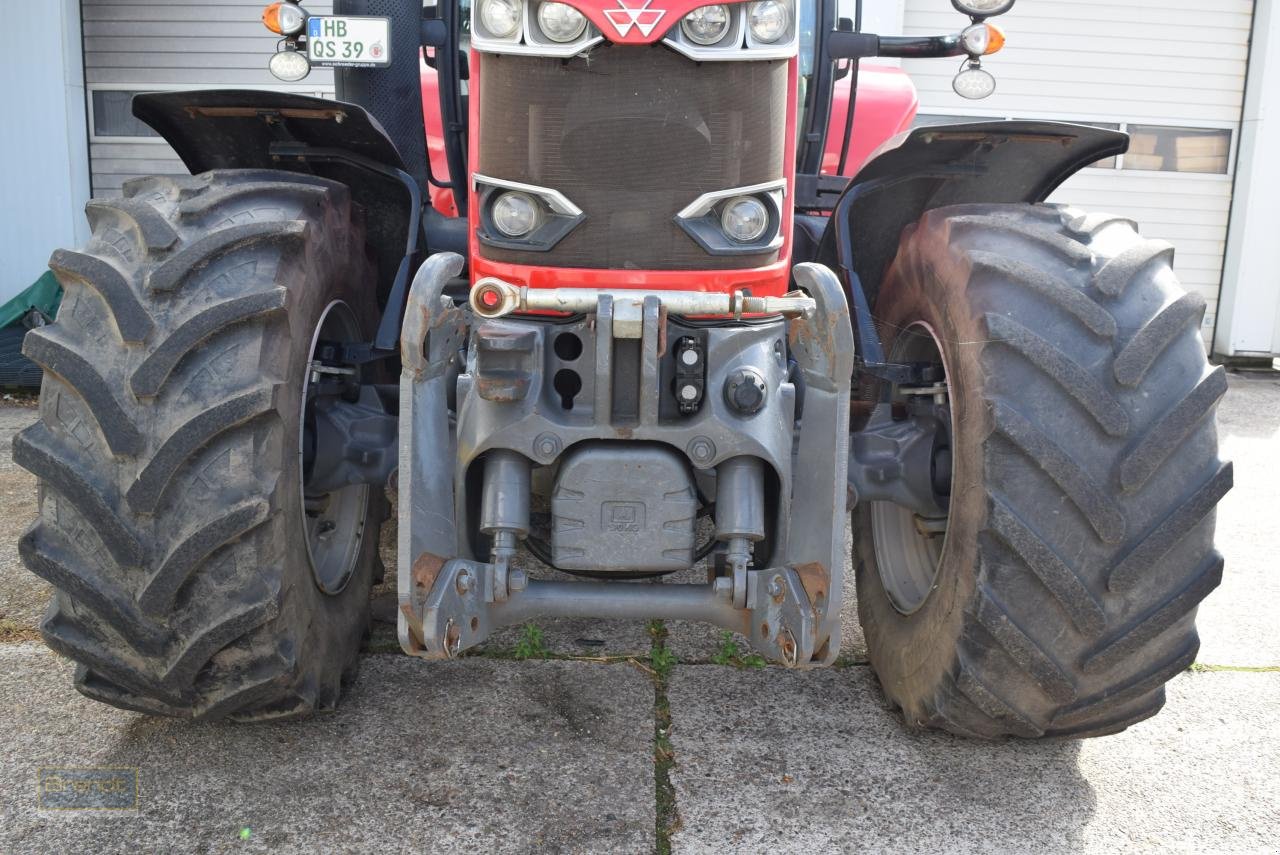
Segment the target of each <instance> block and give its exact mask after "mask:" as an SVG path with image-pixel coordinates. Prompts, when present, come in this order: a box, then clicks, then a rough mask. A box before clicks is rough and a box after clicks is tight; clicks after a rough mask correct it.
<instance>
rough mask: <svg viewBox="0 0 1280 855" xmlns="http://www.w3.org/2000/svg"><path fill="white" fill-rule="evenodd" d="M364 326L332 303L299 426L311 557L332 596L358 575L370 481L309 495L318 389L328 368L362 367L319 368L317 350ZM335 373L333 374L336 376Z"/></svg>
mask: <svg viewBox="0 0 1280 855" xmlns="http://www.w3.org/2000/svg"><path fill="white" fill-rule="evenodd" d="M359 339H360V326H359V324H358V323H357V322H356V318H355V315H354V314H353V313H352V311H351V307H350V306H348V305H347V304H346V303H343V302H342V301H340V300H335V301H334V302H332V303H330V304H329V305H328V306H327V307H326V308H325V310H324V312H323V314H321V316H320V322H319V323H318V324H316V328H315V332H314V334H313V335H312V337H311V348H310V350H309V351H308V353H307V367H306V371H305V372H304V376H303V379H302V414H301V415H302V417H301V419H300V422H299V426H298V473H299V476H298V477H299V480H300V481H301V501H302V519H303V525H304V526H305V528H306V535H307V536H306V543H307V560H308V561H309V562H310V564H311V575H312V578H313V579H314V580H315V583H316V587H318V588H319V589H320V590H321V591H323V592H325V593H326V594H329V595H336V594H340V593H342V591H343V589H344V588H346V586H347V583H348V582H350V581H351V577H352V575H354V573H355V569H356V562H357V561H358V560H359V557H360V547H361V544H362V543H363V541H364V531H365V524H366V522H367V520H368V515H369V489H370V488H369V485H368V484H354V485H351V486H348V487H342V488H340V489H337V490H333V491H331V492H329V493H323V494H309V493H308V489H307V482H308V481H309V480H310V479H309V467H308V465H307V461H306V449H307V447H308V431H310V432H311V436H313V437H314V435H315V418H316V416H315V398H316V387H317V385H318V383H319V382H320V381H321V379H322V378H323V377H325V376H326V374H325V373H322V371H323V372H330V371H335V370H336V371H338V372H339V373H345V372H349V371H358V369H356V368H348V367H345V366H331V365H328V364H326V365H324V366H318V364H317V363H316V362H315V354H316V348H317V346H318V345H319V343H320V342H321V341H337V342H346V341H358V340H359ZM330 376H331V375H330Z"/></svg>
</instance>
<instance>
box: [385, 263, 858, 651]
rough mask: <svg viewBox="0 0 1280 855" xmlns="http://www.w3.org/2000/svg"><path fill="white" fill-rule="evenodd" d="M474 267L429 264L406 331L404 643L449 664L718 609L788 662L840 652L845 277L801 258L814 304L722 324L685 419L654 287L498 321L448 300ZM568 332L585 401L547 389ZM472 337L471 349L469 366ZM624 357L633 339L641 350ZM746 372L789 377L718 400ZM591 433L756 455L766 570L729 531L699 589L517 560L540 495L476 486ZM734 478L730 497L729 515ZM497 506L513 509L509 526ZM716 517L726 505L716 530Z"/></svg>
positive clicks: (416, 287)
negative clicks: (561, 403) (558, 573)
mask: <svg viewBox="0 0 1280 855" xmlns="http://www.w3.org/2000/svg"><path fill="white" fill-rule="evenodd" d="M461 266H462V259H461V258H459V257H458V256H456V255H451V254H439V255H435V256H432V257H431V258H430V259H428V261H427V262H426V263H425V264H424V265H423V267H422V268H421V270H419V272H418V275H417V276H416V278H415V280H414V283H413V289H412V292H411V295H410V298H409V306H408V310H407V312H406V317H405V323H404V330H403V334H402V338H401V358H402V363H403V371H402V375H401V396H400V407H401V411H400V470H399V471H400V475H399V491H400V503H399V514H400V520H399V524H400V526H399V537H400V539H399V544H398V548H399V568H400V569H399V575H398V583H399V602H400V614H399V633H400V640H401V645H402V646H403V648H404V649H405V651H406V652H408V653H410V654H412V655H416V656H423V657H426V658H447V657H451V656H454V655H456V654H458V653H459V652H460V651H462V650H464V649H466V648H468V647H471V646H473V645H475V644H478V643H480V642H481V641H483V640H484V639H485V638H486V637H487V636H488V635H489V633H491V632H492V631H494V630H495V629H497V628H499V627H502V626H506V625H511V624H516V623H522V622H525V621H529V620H534V619H537V618H548V617H598V618H619V619H630V618H637V619H682V620H705V621H709V622H711V623H714V624H716V625H718V626H721V627H724V628H726V629H730V630H734V631H737V632H740V633H742V634H743V635H745V636H746V637H747V638H748V639H750V641H751V643H752V645H753V646H754V647H755V648H756V649H757V650H759V651H760V652H761V653H762V654H763V655H765V656H767V657H768V658H770V659H773V660H776V661H779V662H782V663H784V664H787V665H790V666H798V667H799V666H811V665H820V664H829V663H830V662H832V661H834V659H835V657H836V655H837V654H838V651H839V644H840V638H839V636H840V616H839V613H840V605H841V601H842V591H843V579H842V571H843V566H844V562H845V558H846V556H847V544H846V543H845V538H844V531H845V525H844V514H845V505H846V494H847V486H846V472H847V457H848V425H849V392H850V388H849V387H850V378H851V376H852V370H853V337H852V327H851V325H850V322H849V313H848V307H847V305H846V303H845V298H844V294H843V291H842V289H841V287H840V284H839V282H838V280H837V279H836V277H835V276H834V274H832V273H831V272H830V271H829V270H828V269H826V268H824V267H821V266H818V265H807V264H806V265H799V266H798V267H797V268H796V271H795V278H796V281H797V284H798V285H799V286H800V287H802V288H803V289H805V290H806V291H807V292H808V294H809V296H810V297H812V300H813V309H812V312H811V313H810V314H808V316H807V317H797V318H794V319H790V320H784V319H781V318H778V319H775V320H773V321H766V322H763V323H755V324H738V325H723V326H716V327H712V328H710V329H709V331H708V334H707V345H706V357H707V364H708V372H709V373H708V376H707V383H706V386H707V390H708V391H707V393H706V399H705V402H704V404H703V405H702V407H701V408H700V409H699V410H698V412H697V413H695V414H689V415H686V416H683V417H672V416H671V414H670V412H669V406H668V405H667V404H666V403H664V401H663V400H662V395H661V390H662V389H663V388H664V375H663V372H664V370H669V369H665V368H664V365H665V364H666V363H665V362H664V360H665V359H666V357H667V350H668V344H669V342H668V338H669V335H668V332H669V330H670V329H672V328H673V327H671V326H670V325H671V323H672V320H673V319H672V318H671V317H670V316H669V312H668V307H667V306H665V305H664V303H663V298H662V296H661V295H656V294H648V295H643V294H642V295H638V296H637V298H636V299H635V301H634V302H633V303H631V304H628V305H621V306H620V305H619V301H618V299H616V296H617V295H610V294H601V295H599V297H598V299H597V301H596V305H595V307H594V311H591V312H589V313H587V314H585V315H584V316H583V317H581V318H580V319H576V320H571V321H568V322H566V323H562V324H553V323H548V322H546V321H540V320H531V319H526V320H518V319H504V320H500V321H485V320H483V319H480V318H478V317H476V316H475V315H474V313H472V312H470V311H469V310H468V309H466V308H464V307H458V306H456V305H454V304H453V303H452V302H451V301H450V300H448V298H446V297H444V295H443V287H444V284H445V283H446V282H447V281H448V280H449V279H451V278H453V277H454V276H456V275H457V274H458V272H460V270H461ZM668 302H670V303H671V304H672V306H673V307H674V306H676V304H677V303H678V301H677V300H675V299H674V298H671V299H669V300H668ZM622 303H623V304H626V300H625V298H624V299H623V300H622ZM629 318H631V319H632V320H628V319H629ZM567 331H571V332H572V333H573V334H574V336H575V337H577V338H579V339H580V340H581V341H582V342H584V353H583V355H582V358H581V359H579V360H577V365H579V366H580V367H579V368H578V369H577V373H578V374H579V375H580V380H581V382H582V389H581V392H580V396H579V397H580V399H581V402H582V403H581V404H580V405H579V406H577V407H575V408H573V410H572V411H563V410H561V409H559V408H557V407H556V406H554V405H553V399H552V398H551V385H552V379H551V374H552V371H551V369H552V368H554V367H556V365H557V363H556V361H555V360H556V357H555V356H554V355H553V352H552V348H553V345H552V344H551V336H552V335H553V334H554V335H559V334H563V333H564V332H567ZM784 339H785V342H784ZM464 343H466V344H468V354H469V355H468V358H467V364H466V365H465V368H464V369H463V372H462V374H461V376H458V374H457V371H458V369H457V360H458V354H459V352H460V349H461V348H462V347H463V345H464ZM624 352H633V353H634V357H633V359H632V360H631V361H630V362H627V360H626V359H624V358H623V356H622V354H623V353H624ZM784 352H785V353H786V354H789V355H790V358H791V359H792V360H794V362H795V364H796V366H795V367H796V370H797V371H798V374H799V376H800V377H801V378H803V384H799V383H797V384H796V386H800V385H802V387H803V389H804V396H803V418H799V419H797V418H796V412H795V410H796V403H797V402H796V397H795V386H793V385H792V384H791V383H790V382H788V377H787V361H786V359H785V358H784V356H783V354H784ZM615 363H617V364H615ZM623 363H626V364H625V365H624V364H623ZM744 366H749V367H752V368H753V369H755V370H757V371H758V372H759V373H760V374H761V376H762V377H763V378H764V379H765V381H766V383H767V385H768V386H769V387H770V388H773V389H775V390H776V391H777V394H776V395H775V396H774V398H773V399H772V401H771V404H770V406H769V407H767V408H765V409H762V410H761V411H760V412H758V413H753V414H751V417H749V418H744V417H743V416H742V415H741V414H740V413H735V412H734V410H733V408H732V407H731V406H730V405H729V403H728V402H726V401H725V400H723V398H722V396H721V395H720V394H719V389H720V388H721V384H722V382H723V380H724V378H725V377H726V376H727V375H728V373H730V372H732V371H734V370H737V369H741V368H742V367H744ZM667 379H669V378H667ZM450 386H454V387H455V389H456V407H455V411H454V413H453V414H452V415H451V413H450V403H449V402H450V400H453V399H454V398H453V396H451V395H450V391H451V390H450ZM629 390H634V394H633V395H632V394H631V393H630V391H629ZM598 441H611V442H617V443H632V442H634V443H649V444H660V445H661V446H663V447H667V448H671V449H675V450H677V451H678V452H679V453H680V454H681V455H684V456H685V457H686V458H687V460H688V463H689V465H690V466H691V467H692V468H693V469H695V470H699V471H703V472H710V471H712V470H718V471H720V472H727V468H726V467H733V466H734V465H735V464H734V463H733V461H736V460H737V461H740V460H743V459H746V460H750V461H752V463H753V465H755V466H756V467H757V468H758V469H759V470H761V471H767V472H768V473H769V476H770V477H769V479H768V483H769V484H770V487H769V495H770V497H771V499H770V501H769V502H768V503H764V502H763V497H762V496H755V497H749V498H750V499H751V500H752V501H756V502H758V503H760V504H762V505H763V504H767V505H768V507H769V517H770V519H769V525H768V530H769V538H768V545H767V547H765V546H760V545H758V546H757V549H758V552H757V558H760V557H761V556H765V555H767V561H765V562H763V563H765V565H766V566H761V567H753V566H751V565H750V564H749V563H748V561H747V560H746V557H745V556H744V555H742V554H738V555H737V558H735V557H734V556H735V552H734V550H735V549H736V548H738V547H742V546H743V544H744V541H743V540H742V539H741V538H739V539H737V540H734V539H733V538H732V537H730V534H731V533H730V532H727V531H726V532H725V533H724V539H725V541H726V543H727V545H728V553H729V555H728V559H727V560H725V561H723V562H721V564H722V566H723V567H724V568H725V569H724V570H723V571H722V572H721V574H720V575H718V576H716V577H714V578H713V579H712V580H711V581H710V582H709V583H708V584H705V585H673V584H664V585H621V584H611V583H605V584H600V583H597V582H558V581H557V582H549V581H540V580H531V579H529V578H528V576H527V575H526V574H525V573H524V572H523V571H522V570H521V569H519V568H517V567H515V566H513V563H512V559H513V557H514V545H515V542H516V538H517V537H518V536H521V532H520V523H519V522H518V520H519V519H520V518H521V514H522V513H523V514H524V516H525V518H526V519H527V514H528V510H527V501H528V499H527V495H526V496H525V498H524V499H523V501H524V502H525V507H524V508H521V507H520V501H521V500H520V498H519V490H514V491H508V492H503V491H502V490H500V489H498V488H497V487H494V488H493V489H489V488H488V487H489V485H487V484H486V486H485V487H481V486H479V485H480V484H481V483H482V482H485V481H486V472H487V468H488V467H486V465H485V461H492V460H493V459H495V457H500V458H502V459H505V460H510V461H515V462H516V464H518V465H516V467H515V469H516V471H518V470H519V465H520V464H522V465H523V466H524V467H525V468H526V470H527V468H528V467H530V466H554V465H555V464H556V463H557V461H558V460H560V458H561V456H562V455H563V454H564V452H565V451H566V449H569V448H572V447H575V446H578V445H580V444H582V443H588V442H598ZM757 461H758V463H756V462H757ZM495 468H499V467H495ZM719 480H723V481H725V483H726V484H727V483H728V481H727V479H725V478H724V477H723V476H722V478H721V479H718V481H719ZM744 483H746V482H744ZM755 489H759V488H755ZM741 492H742V491H741V490H737V491H730V492H729V493H727V494H725V495H724V496H721V497H718V498H717V504H722V503H723V505H724V507H723V508H721V510H723V511H724V513H725V515H726V516H727V515H728V514H729V511H728V509H727V508H728V505H729V504H730V503H732V502H735V501H737V500H736V499H735V496H739V494H740V493H741ZM482 493H483V496H482V495H481V494H482ZM739 498H741V497H740V496H739ZM744 501H745V500H744ZM747 504H750V502H747ZM513 508H514V510H512V509H513ZM504 514H506V515H508V516H509V517H510V519H512V520H514V521H513V522H510V523H507V522H504V521H503V519H504ZM720 517H721V513H720V511H718V512H717V526H718V527H719V528H723V527H724V525H725V523H723V522H722V520H721V518H720ZM482 530H483V531H484V534H486V535H489V536H491V537H492V545H493V549H492V550H491V552H490V554H489V555H488V556H487V557H488V559H489V560H487V561H486V560H482V558H481V557H479V556H477V554H476V553H477V552H479V551H481V549H482V545H483V543H484V542H485V541H484V538H481V537H480V536H479V533H480V532H481V531H482ZM526 530H527V525H526ZM717 536H721V533H720V532H719V531H718V533H717ZM735 544H736V546H735ZM741 552H743V550H742V549H739V553H741Z"/></svg>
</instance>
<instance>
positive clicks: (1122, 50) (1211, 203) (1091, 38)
mask: <svg viewBox="0 0 1280 855" xmlns="http://www.w3.org/2000/svg"><path fill="white" fill-rule="evenodd" d="M1252 10H1253V3H1252V2H1251V0H1219V2H1215V3H1204V2H1202V0H1125V2H1111V0H1021V2H1019V3H1018V4H1017V5H1016V6H1015V7H1014V9H1013V11H1012V12H1010V13H1009V14H1008V15H1006V16H1005V17H1003V18H1000V19H998V22H999V24H1000V26H1001V27H1003V28H1004V30H1005V32H1006V33H1007V34H1008V46H1007V47H1006V48H1005V49H1004V51H1003V52H1001V53H999V54H997V55H995V56H993V57H990V58H988V59H987V60H986V62H985V65H986V67H987V68H988V69H989V70H990V71H992V72H993V73H994V74H995V75H996V78H997V80H998V81H999V88H998V89H997V91H996V94H995V95H994V96H992V97H991V98H989V99H987V100H986V101H980V102H972V101H966V100H964V99H963V98H960V97H959V96H957V95H956V94H955V93H954V92H953V91H952V89H951V80H952V77H953V76H954V75H955V73H956V71H957V66H958V64H959V63H958V62H956V63H952V62H947V61H941V60H914V61H907V62H904V63H903V68H904V69H906V70H907V71H908V72H909V73H910V74H911V77H912V79H913V80H915V82H916V85H917V86H918V87H919V89H920V110H921V112H922V113H956V114H964V115H972V116H992V117H1001V118H1008V117H1017V118H1043V119H1061V120H1068V121H1071V120H1075V121H1090V122H1112V123H1125V122H1131V123H1143V122H1146V123H1150V124H1156V125H1171V126H1178V127H1209V128H1226V129H1230V130H1231V131H1232V132H1233V140H1234V138H1235V137H1236V136H1238V133H1239V127H1240V124H1239V123H1240V115H1241V104H1242V101H1243V94H1244V81H1245V74H1246V70H1247V67H1248V58H1249V31H1250V23H1251V16H1252ZM961 24H963V18H961V17H960V16H959V15H958V14H957V13H956V12H955V10H954V9H953V8H952V7H951V4H950V3H948V2H946V0H906V4H905V31H906V32H908V33H912V34H920V33H936V32H951V31H954V30H956V29H957V27H958V25H961ZM1234 150H1235V145H1234V143H1233V146H1232V153H1233V157H1232V165H1233V166H1234ZM1231 192H1232V176H1231V175H1193V174H1182V173H1168V172H1141V171H1134V170H1114V169H1111V170H1103V169H1089V170H1085V171H1084V172H1083V173H1081V174H1080V175H1078V176H1076V177H1075V178H1073V179H1071V180H1070V181H1068V182H1067V183H1066V185H1064V186H1063V187H1062V188H1061V189H1060V190H1059V192H1058V193H1057V194H1055V196H1054V197H1053V199H1052V201H1061V202H1070V203H1072V204H1075V205H1078V206H1080V207H1082V208H1089V209H1094V210H1106V211H1109V212H1112V213H1117V214H1121V215H1124V216H1129V217H1132V218H1133V219H1136V220H1138V222H1139V223H1141V224H1142V226H1143V232H1144V234H1146V235H1147V236H1148V237H1153V238H1160V239H1163V240H1167V241H1169V242H1170V243H1172V244H1174V246H1175V247H1177V250H1178V254H1177V270H1178V273H1179V275H1180V276H1181V277H1182V280H1183V282H1184V284H1185V285H1187V286H1188V287H1189V288H1193V289H1195V290H1197V291H1199V292H1201V293H1202V294H1204V296H1205V297H1206V298H1207V299H1209V300H1210V310H1209V314H1208V316H1207V317H1206V323H1205V332H1206V335H1207V334H1209V332H1211V330H1212V328H1213V321H1214V317H1215V312H1216V300H1217V296H1218V292H1219V290H1220V284H1221V277H1222V257H1223V252H1224V248H1225V241H1226V232H1227V219H1228V216H1229V212H1230V207H1231Z"/></svg>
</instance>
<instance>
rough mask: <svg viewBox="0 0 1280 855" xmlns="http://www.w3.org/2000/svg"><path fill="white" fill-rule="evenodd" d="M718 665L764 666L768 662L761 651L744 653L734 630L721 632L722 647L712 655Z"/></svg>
mask: <svg viewBox="0 0 1280 855" xmlns="http://www.w3.org/2000/svg"><path fill="white" fill-rule="evenodd" d="M711 661H712V662H713V663H715V664H716V665H732V666H733V667H734V668H763V667H764V666H765V665H767V664H768V662H767V661H766V660H765V658H764V657H763V656H761V655H760V654H759V653H744V652H743V650H742V648H741V647H739V646H738V642H737V641H736V640H735V639H734V637H733V633H732V632H722V633H721V634H720V649H719V650H717V651H716V652H715V654H714V655H713V656H712V657H711Z"/></svg>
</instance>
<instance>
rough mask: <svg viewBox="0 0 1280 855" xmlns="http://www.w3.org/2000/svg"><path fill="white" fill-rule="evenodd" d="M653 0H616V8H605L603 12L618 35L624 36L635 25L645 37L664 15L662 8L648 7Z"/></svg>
mask: <svg viewBox="0 0 1280 855" xmlns="http://www.w3.org/2000/svg"><path fill="white" fill-rule="evenodd" d="M652 2H653V0H618V6H619V7H620V8H618V9H605V10H604V14H605V16H606V17H607V18H608V19H609V23H611V24H613V28H614V29H615V30H617V31H618V35H620V36H623V37H624V38H625V37H626V35H627V33H629V32H631V28H632V27H635V28H636V29H637V30H639V31H640V35H642V36H644V37H645V38H648V37H649V34H650V33H652V32H653V28H654V27H656V26H658V22H659V21H661V20H662V18H663V16H664V15H666V14H667V13H666V11H665V10H663V9H650V8H649V4H650V3H652Z"/></svg>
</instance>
